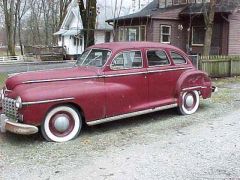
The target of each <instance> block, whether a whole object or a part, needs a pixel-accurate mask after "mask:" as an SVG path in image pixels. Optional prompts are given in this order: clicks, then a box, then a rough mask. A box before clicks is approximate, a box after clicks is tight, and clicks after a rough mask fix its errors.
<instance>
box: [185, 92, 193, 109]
mask: <svg viewBox="0 0 240 180" xmlns="http://www.w3.org/2000/svg"><path fill="white" fill-rule="evenodd" d="M193 104H194V98H193V96H191V95H188V96H187V98H186V105H187V106H188V107H192V106H193Z"/></svg>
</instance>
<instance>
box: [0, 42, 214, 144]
mask: <svg viewBox="0 0 240 180" xmlns="http://www.w3.org/2000/svg"><path fill="white" fill-rule="evenodd" d="M214 90H215V88H214V87H213V86H212V83H211V80H210V78H209V77H208V75H207V74H206V73H204V72H202V71H199V70H197V69H196V68H194V66H193V65H192V63H191V61H190V60H189V58H188V56H187V55H186V54H185V53H184V52H182V51H181V50H180V49H178V48H176V47H173V46H170V45H163V44H159V43H149V42H134V43H130V42H126V43H106V44H100V45H95V46H92V47H90V48H88V49H87V50H86V51H85V52H84V53H83V54H82V55H81V57H80V58H79V60H78V61H77V63H76V65H75V66H74V67H72V68H65V69H55V70H48V71H37V72H27V73H21V74H17V75H15V76H12V77H10V78H9V79H8V80H7V81H6V85H5V87H4V89H3V90H2V91H1V98H0V99H1V101H2V102H1V103H2V114H1V123H0V126H1V131H2V132H5V131H10V132H12V133H16V134H24V135H29V134H34V133H37V132H38V130H39V129H40V130H41V132H42V134H43V136H44V137H45V139H46V140H49V141H55V142H64V141H68V140H71V139H73V138H75V137H76V136H78V134H79V133H80V130H81V127H82V124H83V123H86V124H87V125H90V126H91V125H96V124H100V123H104V122H109V121H114V120H118V119H123V118H128V117H132V116H137V115H141V114H146V113H151V112H154V111H159V110H164V109H169V108H175V107H178V109H179V112H180V113H181V114H184V115H190V114H193V113H195V112H196V110H197V109H198V107H199V98H200V96H201V97H202V98H203V99H206V98H209V97H211V93H212V92H213V91H214Z"/></svg>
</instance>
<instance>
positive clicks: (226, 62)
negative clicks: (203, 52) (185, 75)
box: [198, 56, 240, 77]
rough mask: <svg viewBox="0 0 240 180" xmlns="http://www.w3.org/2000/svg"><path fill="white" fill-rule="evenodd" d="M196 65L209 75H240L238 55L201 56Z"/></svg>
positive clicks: (239, 57) (239, 58)
mask: <svg viewBox="0 0 240 180" xmlns="http://www.w3.org/2000/svg"><path fill="white" fill-rule="evenodd" d="M198 66H199V69H200V70H203V71H205V72H207V73H208V74H209V75H210V76H211V77H232V76H240V56H202V57H199V63H198Z"/></svg>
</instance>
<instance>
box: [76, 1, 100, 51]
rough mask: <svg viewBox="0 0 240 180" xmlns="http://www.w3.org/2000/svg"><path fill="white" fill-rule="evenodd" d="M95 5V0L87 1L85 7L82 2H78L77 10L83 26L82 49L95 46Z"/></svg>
mask: <svg viewBox="0 0 240 180" xmlns="http://www.w3.org/2000/svg"><path fill="white" fill-rule="evenodd" d="M96 4H97V2H96V0H88V1H87V4H86V7H85V6H84V2H83V0H79V9H80V15H81V18H82V24H83V34H84V48H87V47H89V46H92V45H94V44H95V37H94V34H95V27H96V17H97V10H96V9H97V8H96V6H97V5H96Z"/></svg>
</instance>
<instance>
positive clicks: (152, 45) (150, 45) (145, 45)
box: [90, 42, 180, 52]
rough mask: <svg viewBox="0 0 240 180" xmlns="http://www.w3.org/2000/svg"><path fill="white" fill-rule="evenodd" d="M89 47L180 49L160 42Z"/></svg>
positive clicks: (108, 44)
mask: <svg viewBox="0 0 240 180" xmlns="http://www.w3.org/2000/svg"><path fill="white" fill-rule="evenodd" d="M90 48H102V49H110V50H112V51H115V52H116V51H119V50H126V49H135V48H136V49H141V48H160V49H173V50H180V49H179V48H176V47H174V46H171V45H167V44H161V43H156V42H111V43H103V44H97V45H93V46H91V47H90Z"/></svg>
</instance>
